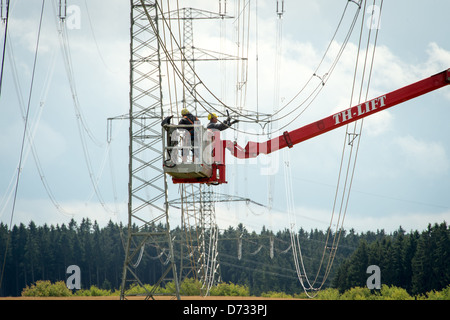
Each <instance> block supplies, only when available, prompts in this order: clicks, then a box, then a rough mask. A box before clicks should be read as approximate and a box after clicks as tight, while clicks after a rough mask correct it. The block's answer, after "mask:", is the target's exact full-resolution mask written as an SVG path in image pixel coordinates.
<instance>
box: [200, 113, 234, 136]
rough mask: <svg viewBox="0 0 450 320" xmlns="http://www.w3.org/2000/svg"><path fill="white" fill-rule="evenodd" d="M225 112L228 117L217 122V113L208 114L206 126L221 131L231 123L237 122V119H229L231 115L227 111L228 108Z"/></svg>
mask: <svg viewBox="0 0 450 320" xmlns="http://www.w3.org/2000/svg"><path fill="white" fill-rule="evenodd" d="M227 114H228V117H227V119H226V120H225V121H224V122H219V120H218V119H217V114H215V113H210V114H208V120H209V123H208V126H207V128H208V129H211V130H219V131H222V130H225V129H228V128H229V127H230V126H231V125H233V124H235V123H236V122H239V120H233V121H231V117H230V114H229V113H228V110H227Z"/></svg>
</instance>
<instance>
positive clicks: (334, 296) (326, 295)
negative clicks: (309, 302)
mask: <svg viewBox="0 0 450 320" xmlns="http://www.w3.org/2000/svg"><path fill="white" fill-rule="evenodd" d="M339 298H340V294H339V290H338V289H333V288H328V289H325V290H320V291H319V293H318V294H317V296H316V299H319V300H339Z"/></svg>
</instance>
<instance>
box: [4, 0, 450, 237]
mask: <svg viewBox="0 0 450 320" xmlns="http://www.w3.org/2000/svg"><path fill="white" fill-rule="evenodd" d="M163 2H164V4H165V3H166V2H165V1H163ZM244 2H245V1H244ZM284 2H285V4H284V9H285V12H284V14H283V18H282V20H279V19H278V18H277V14H276V3H277V1H275V0H257V1H256V0H254V1H250V2H245V3H246V5H245V6H244V7H241V8H240V9H238V6H237V1H231V0H229V1H228V2H227V14H228V15H230V16H233V17H234V18H230V19H225V20H223V21H221V20H211V21H204V20H202V21H200V20H198V21H195V22H194V44H195V46H196V47H199V48H204V49H209V50H214V51H219V50H222V51H224V52H226V53H228V54H230V55H235V54H239V55H244V56H245V57H246V58H248V60H246V61H247V63H245V64H242V63H241V64H240V65H237V66H236V62H234V61H232V62H227V63H220V62H204V63H201V62H199V63H197V64H196V70H197V71H198V74H199V77H200V78H201V80H202V82H203V83H204V84H205V85H206V86H207V87H208V88H209V89H211V90H212V92H214V94H215V95H216V96H217V97H219V98H220V99H221V100H222V101H223V102H225V103H226V104H227V105H229V106H230V107H231V108H232V109H233V110H235V109H237V108H243V109H245V110H248V111H252V112H256V111H259V112H262V113H265V114H271V113H273V112H274V110H280V111H279V113H277V115H279V117H281V116H282V119H280V120H279V121H275V122H273V124H272V131H273V136H276V135H279V134H280V133H281V132H283V131H284V130H293V129H296V128H298V127H301V126H303V125H306V124H308V123H310V122H312V121H315V120H319V119H321V118H323V117H326V116H328V115H331V114H333V113H335V112H337V111H340V110H343V109H346V108H348V107H350V106H351V105H355V104H357V102H358V99H359V97H358V94H359V89H360V86H361V83H362V82H363V83H364V90H363V94H362V98H361V99H362V101H365V97H366V85H367V81H363V79H362V76H361V75H362V70H363V69H362V66H363V62H364V59H365V57H366V51H367V50H366V46H367V42H368V34H369V31H371V33H370V34H371V38H370V41H369V42H370V45H369V51H368V52H367V53H368V57H369V59H368V61H369V65H370V62H371V55H372V54H373V52H374V51H373V50H372V49H373V44H374V39H375V34H376V31H377V27H378V25H375V24H371V23H370V22H369V19H370V18H377V17H378V16H380V14H381V21H380V25H379V28H378V35H377V43H376V47H375V57H374V60H373V72H372V76H371V82H370V88H369V91H368V93H367V97H368V98H369V99H370V98H373V97H376V96H379V95H381V94H384V93H387V92H389V91H392V90H395V89H397V88H400V87H402V86H405V85H407V84H410V83H413V82H415V81H418V80H420V79H423V78H425V77H428V76H431V75H433V74H435V73H437V72H440V71H443V70H445V69H447V68H450V41H449V37H448V31H446V30H447V29H448V28H447V27H446V25H445V21H447V15H448V12H449V11H450V3H449V2H448V1H445V0H436V1H432V2H424V1H418V0H413V1H406V0H403V1H395V2H393V1H385V2H384V3H383V5H382V7H381V2H380V1H375V7H373V8H372V7H371V8H370V9H369V6H371V5H372V4H373V2H372V1H368V3H367V6H366V11H367V13H366V15H365V21H364V22H363V23H362V22H361V18H362V16H363V9H361V11H360V14H359V16H358V20H357V21H356V24H355V27H354V29H353V31H352V33H351V36H350V38H349V40H348V43H346V42H345V39H346V35H347V32H348V31H349V30H350V26H351V22H352V19H353V17H354V16H355V13H356V11H357V6H356V4H355V3H353V2H348V1H347V0H339V1H336V0H320V1H288V0H286V1H284ZM220 3H222V4H223V3H224V1H221V2H220ZM279 3H281V1H279ZM41 4H42V3H41V1H35V0H18V1H14V2H12V4H11V10H10V16H9V19H10V20H9V25H8V36H7V46H6V55H5V64H4V72H3V84H2V86H3V87H2V94H1V100H0V110H1V111H2V115H1V117H0V168H1V170H0V199H1V200H0V201H1V202H0V221H2V222H4V223H7V224H9V222H10V220H11V217H12V218H13V223H14V224H18V223H21V222H22V223H25V224H28V223H29V221H31V220H33V221H35V222H36V223H37V224H43V223H47V224H57V223H59V224H61V223H67V222H68V221H69V220H70V219H71V218H74V219H76V220H78V221H80V220H81V219H82V218H83V217H89V218H90V219H91V220H97V221H98V222H99V223H100V224H104V223H106V222H107V221H108V220H112V221H114V222H118V221H125V219H126V216H127V212H126V202H127V180H128V177H127V174H128V168H127V164H128V153H127V148H128V141H127V138H128V123H127V122H126V121H119V120H117V121H114V122H113V126H112V132H109V133H110V135H109V136H110V138H111V139H107V138H108V125H107V124H108V123H107V119H108V118H110V117H115V116H119V115H122V114H126V113H127V112H128V108H129V102H128V93H129V83H128V80H129V65H128V61H129V28H130V26H129V16H130V14H129V12H130V8H129V1H119V0H115V1H104V0H95V1H81V0H73V1H72V0H68V5H69V6H70V7H69V8H70V10H69V11H68V13H67V18H66V29H67V36H66V37H63V36H62V35H61V33H60V30H61V26H60V22H59V19H58V17H57V15H58V1H45V7H44V12H43V16H42V27H41V33H40V38H39V47H38V55H37V60H36V66H35V69H34V68H33V66H34V63H33V62H34V58H35V52H36V43H37V35H38V27H39V21H40V13H41ZM170 4H171V8H175V6H176V2H175V1H171V2H170ZM179 5H180V7H193V8H198V9H203V10H208V11H211V12H217V11H218V10H219V1H210V0H208V1H206V0H203V1H201V0H196V1H187V0H185V1H181V0H180V1H179ZM345 8H346V10H345V12H344V9H345ZM248 9H251V11H250V15H248V11H247V10H248ZM372 9H373V10H372ZM244 13H245V14H247V17H250V24H249V25H248V30H249V32H248V40H246V39H247V38H245V39H244V38H242V39H241V38H239V37H238V36H237V31H236V30H239V27H241V28H242V25H239V22H240V21H243V19H239V18H238V17H242V16H243V15H244ZM343 13H344V14H343ZM341 17H343V18H342V22H341V24H340V25H339V21H340V19H341ZM338 25H339V29H337V27H338ZM4 28H5V25H4V24H3V25H2V43H3V39H4V38H3V34H4V32H3V31H4ZM336 29H337V30H338V32H336V35H335V37H334V38H333V35H334V33H335V31H336ZM361 32H362V37H361V39H362V41H361V46H360V49H359V59H357V54H358V43H359V38H360V34H361ZM246 35H247V33H246ZM65 41H67V42H65ZM237 43H239V44H240V47H237V46H236V44H237ZM244 44H245V46H244ZM277 44H278V45H277ZM344 44H345V47H344ZM64 48H66V50H67V49H68V51H64ZM327 48H328V51H327ZM277 49H279V52H280V54H279V55H277V54H276V52H277ZM340 49H344V51H342V53H341V54H340ZM64 52H65V53H64ZM67 53H68V54H67ZM325 53H326V54H325ZM324 54H325V55H324ZM337 56H340V59H339V60H338V63H337V64H336V66H335V67H333V66H334V65H333V62H334V61H335V58H336V57H337ZM65 57H70V60H67V59H65ZM322 57H324V58H323V60H322ZM321 60H322V63H321ZM357 61H358V62H359V67H358V69H357V77H356V81H355V91H354V92H355V93H354V95H353V97H351V95H352V85H353V79H354V72H355V65H356V62H357ZM318 67H319V68H318ZM367 68H368V67H367ZM33 69H34V83H33V87H32V90H30V88H31V80H32V75H33ZM237 70H245V72H243V73H237ZM331 71H332V72H331ZM165 72H166V71H165V70H163V77H164V76H167V75H166V74H165ZM314 73H316V74H317V76H312V75H313V74H314ZM242 75H246V78H245V79H246V86H245V89H246V90H245V95H243V97H244V98H243V99H237V98H236V87H237V82H238V81H241V80H242V78H240V76H242ZM308 79H312V80H311V81H310V82H308ZM364 80H367V76H366V77H364ZM322 81H324V83H325V85H324V86H322V85H321V83H322ZM305 85H306V86H305ZM319 85H320V86H319ZM303 87H304V88H305V89H304V90H303V91H301V89H302V88H303ZM315 88H321V90H320V92H319V94H318V95H317V96H316V97H315V99H314V100H313V101H311V103H309V102H307V103H302V102H303V101H305V99H307V98H308V97H309V95H310V94H311V93H314V92H316V91H314V90H315ZM199 90H201V88H199ZM30 92H31V95H30ZM238 93H239V94H241V93H242V92H241V91H239V92H238ZM297 94H298V95H297ZM167 96H168V95H167V94H166V95H165V97H167ZM306 101H309V100H306ZM210 102H217V101H213V99H212V98H211V101H210ZM28 106H29V118H28V119H29V120H28V125H27V133H28V134H27V136H26V139H25V145H24V152H23V160H22V170H21V175H20V180H19V187H18V189H17V190H18V192H17V198H16V206H15V210H14V215H13V216H12V212H13V210H12V205H13V199H14V190H15V184H16V181H17V180H16V179H17V171H18V170H17V168H18V164H19V159H20V154H21V146H22V138H23V132H24V115H25V112H26V110H27V108H28ZM306 106H308V107H307V108H306V109H305V107H306ZM449 107H450V87H446V88H443V89H440V90H438V91H436V92H432V93H429V94H427V95H426V96H422V97H418V98H416V99H414V100H411V101H408V102H406V103H404V104H402V105H399V106H396V107H394V108H392V109H389V110H386V111H383V112H381V113H378V114H377V115H374V116H372V117H369V118H367V119H366V120H365V121H364V125H363V129H362V135H361V140H360V144H359V150H358V153H357V156H358V157H357V161H356V167H355V170H354V176H353V180H352V190H351V193H350V197H349V201H348V206H347V209H346V210H344V211H341V212H342V213H343V212H345V220H344V228H345V229H350V228H354V229H355V230H356V231H358V232H363V231H367V230H372V231H376V230H377V229H385V230H387V231H394V230H396V229H398V227H399V226H402V227H403V228H404V229H406V230H407V231H409V230H411V229H413V230H416V229H417V230H423V229H425V228H426V227H427V224H428V223H436V222H437V223H440V222H442V221H444V220H445V221H447V222H448V220H449V218H450V197H449V193H450V140H449V137H450V126H449V125H448V121H447V117H450V108H449ZM303 110H304V112H303ZM204 123H206V120H204ZM236 128H237V129H238V130H227V131H224V132H223V136H224V138H226V139H229V140H237V141H238V142H239V143H240V144H241V145H245V143H246V142H247V141H250V140H253V141H255V140H259V141H264V140H265V139H266V138H267V136H266V135H255V134H261V133H263V129H262V124H258V123H248V122H242V123H240V124H239V126H238V127H236ZM264 129H267V126H266V127H264ZM351 129H352V130H353V126H352V127H351ZM347 138H348V137H347V136H346V132H345V128H342V129H339V130H335V131H333V132H330V133H327V134H325V135H323V136H319V137H316V138H314V139H311V140H309V141H306V142H304V143H302V144H299V145H297V146H296V147H294V148H293V149H290V150H289V151H287V152H285V151H280V152H277V153H276V154H273V155H272V156H271V157H260V158H258V159H254V160H251V161H236V160H234V159H232V158H231V156H228V167H227V170H228V173H227V178H228V184H227V185H224V186H221V187H216V189H215V190H216V191H217V192H219V193H222V194H228V195H236V196H240V197H243V198H249V199H251V200H252V201H255V202H257V203H260V204H262V205H263V206H259V205H255V204H251V203H245V202H239V203H220V204H217V206H216V215H217V221H218V223H219V225H220V227H221V228H226V227H227V226H228V225H231V226H236V225H237V224H238V223H241V222H242V223H243V224H244V225H245V226H246V227H247V228H249V229H251V230H255V231H259V230H260V229H261V228H262V226H266V227H268V228H271V229H275V230H276V229H284V228H289V226H290V222H292V221H295V222H296V225H297V226H299V227H300V226H302V227H304V228H306V229H309V228H318V229H321V230H324V229H326V228H327V227H328V226H329V225H330V221H331V224H332V225H333V226H336V224H337V223H338V222H337V220H336V219H337V217H338V215H339V212H340V210H339V208H340V206H341V202H340V200H339V199H341V197H342V194H341V193H339V192H338V197H337V198H338V201H337V203H336V205H335V206H334V199H335V195H336V187H337V183H338V176H339V167H340V164H341V158H342V149H343V145H344V139H347ZM349 150H350V148H349V147H348V146H347V147H346V152H347V153H346V156H345V157H344V162H343V163H344V170H343V173H342V174H341V180H340V181H341V184H340V188H339V191H340V190H342V183H343V182H344V181H345V175H346V165H347V162H346V161H347V160H346V159H347V157H348V152H349ZM353 152H356V149H354V151H353ZM353 155H354V153H353ZM287 170H289V171H287ZM289 190H292V201H291V200H290V199H291V198H290V197H288V195H290V194H291V193H290V191H289ZM177 191H178V188H177V187H176V186H172V185H171V186H170V192H169V194H170V197H171V198H172V199H174V198H176V197H177ZM344 199H346V198H344ZM345 203H346V200H345V201H344V207H345ZM333 206H334V207H335V210H334V211H333ZM333 212H335V213H334V215H333ZM332 217H333V220H331V218H332ZM172 220H173V223H177V221H179V217H178V216H177V213H176V212H174V214H173V217H172ZM340 221H341V222H342V220H340Z"/></svg>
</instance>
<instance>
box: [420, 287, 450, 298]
mask: <svg viewBox="0 0 450 320" xmlns="http://www.w3.org/2000/svg"><path fill="white" fill-rule="evenodd" d="M419 299H423V300H426V299H428V300H450V285H448V286H447V288H444V289H442V291H436V290H432V291H430V292H427V293H426V295H425V296H421V297H419Z"/></svg>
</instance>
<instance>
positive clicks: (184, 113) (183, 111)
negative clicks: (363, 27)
mask: <svg viewBox="0 0 450 320" xmlns="http://www.w3.org/2000/svg"><path fill="white" fill-rule="evenodd" d="M187 114H189V110H188V109H186V108H184V109H182V110H181V115H182V116H185V115H187Z"/></svg>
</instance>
